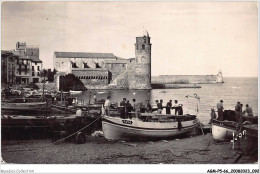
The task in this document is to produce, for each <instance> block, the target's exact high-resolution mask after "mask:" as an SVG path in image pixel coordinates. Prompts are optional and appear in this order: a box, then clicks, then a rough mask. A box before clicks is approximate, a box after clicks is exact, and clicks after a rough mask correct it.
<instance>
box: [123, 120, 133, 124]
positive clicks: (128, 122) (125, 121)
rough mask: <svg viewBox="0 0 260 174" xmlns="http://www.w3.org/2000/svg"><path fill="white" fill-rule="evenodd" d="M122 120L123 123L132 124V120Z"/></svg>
mask: <svg viewBox="0 0 260 174" xmlns="http://www.w3.org/2000/svg"><path fill="white" fill-rule="evenodd" d="M122 122H123V123H125V124H132V123H133V122H132V121H130V120H122Z"/></svg>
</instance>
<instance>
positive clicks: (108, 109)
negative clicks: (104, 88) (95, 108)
mask: <svg viewBox="0 0 260 174" xmlns="http://www.w3.org/2000/svg"><path fill="white" fill-rule="evenodd" d="M110 99H111V97H110V96H108V97H107V100H106V101H105V105H104V107H105V111H106V114H107V115H108V116H109V115H110V106H111V102H110Z"/></svg>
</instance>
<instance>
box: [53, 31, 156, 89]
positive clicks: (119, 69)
mask: <svg viewBox="0 0 260 174" xmlns="http://www.w3.org/2000/svg"><path fill="white" fill-rule="evenodd" d="M135 54H136V57H135V58H129V59H124V58H120V57H117V56H115V55H114V54H113V53H86V52H54V56H53V59H54V60H53V63H54V68H55V69H56V70H57V72H58V73H57V78H59V77H58V76H59V75H64V74H74V75H75V76H76V78H78V79H79V80H81V82H82V83H83V84H84V85H85V87H86V88H95V89H97V88H104V87H105V88H120V89H127V88H129V89H151V44H150V37H149V34H148V33H147V34H146V35H144V36H142V37H137V38H136V44H135ZM58 81H59V79H57V84H60V83H58ZM57 88H58V89H60V87H59V86H57Z"/></svg>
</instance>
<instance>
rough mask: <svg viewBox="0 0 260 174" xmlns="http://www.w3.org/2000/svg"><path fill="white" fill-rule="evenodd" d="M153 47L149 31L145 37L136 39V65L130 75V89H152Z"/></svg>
mask: <svg viewBox="0 0 260 174" xmlns="http://www.w3.org/2000/svg"><path fill="white" fill-rule="evenodd" d="M151 47H152V44H151V42H150V36H149V34H148V32H147V31H145V32H144V33H143V36H141V37H136V44H135V64H134V65H132V68H131V69H132V71H131V72H132V73H130V75H129V88H130V89H151Z"/></svg>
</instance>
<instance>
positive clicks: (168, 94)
mask: <svg viewBox="0 0 260 174" xmlns="http://www.w3.org/2000/svg"><path fill="white" fill-rule="evenodd" d="M198 85H200V86H201V88H182V89H152V90H87V91H83V93H82V94H80V95H75V97H77V98H78V101H79V102H81V103H83V102H84V103H85V104H86V103H89V102H90V103H93V95H94V94H96V95H97V99H98V100H101V99H106V98H107V97H108V96H110V97H111V102H113V103H120V101H122V99H123V98H126V99H127V100H129V102H130V103H132V101H133V99H136V101H137V102H143V103H145V101H146V100H149V101H150V103H151V104H152V105H155V100H161V99H162V100H163V105H164V106H165V105H166V104H167V102H168V101H169V100H172V101H173V102H174V100H178V102H179V103H181V104H183V112H184V114H197V118H198V119H199V120H200V122H201V123H203V124H208V123H209V119H210V112H211V108H214V109H215V110H216V105H217V103H218V102H219V101H220V100H223V105H224V109H225V110H234V109H235V105H236V103H237V102H238V101H239V102H240V103H242V104H243V109H245V107H246V106H245V105H246V104H248V105H249V106H251V107H252V109H253V114H254V116H257V115H258V78H257V77H226V78H224V83H219V84H198ZM194 96H197V97H196V98H195V97H194ZM173 112H174V111H172V113H173ZM163 113H165V109H164V110H163Z"/></svg>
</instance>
